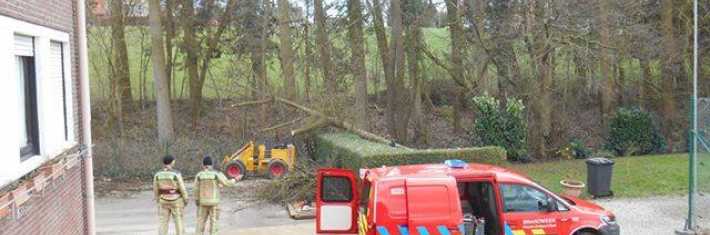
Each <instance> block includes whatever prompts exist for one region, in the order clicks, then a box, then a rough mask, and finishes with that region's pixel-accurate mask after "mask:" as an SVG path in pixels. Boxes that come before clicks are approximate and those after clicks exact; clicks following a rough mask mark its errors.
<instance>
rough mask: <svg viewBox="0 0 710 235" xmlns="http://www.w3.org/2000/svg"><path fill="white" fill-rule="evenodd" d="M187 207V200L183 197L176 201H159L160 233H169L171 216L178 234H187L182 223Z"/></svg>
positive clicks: (162, 234) (165, 234) (163, 234)
mask: <svg viewBox="0 0 710 235" xmlns="http://www.w3.org/2000/svg"><path fill="white" fill-rule="evenodd" d="M184 207H185V202H184V201H183V199H182V198H180V199H178V200H175V201H164V200H161V201H160V203H159V209H158V210H159V216H160V230H159V232H158V234H160V235H167V234H168V224H169V223H170V218H172V219H173V220H174V221H175V231H176V234H177V235H183V234H185V231H184V230H185V228H184V227H183V223H182V215H183V213H182V211H183V208H184Z"/></svg>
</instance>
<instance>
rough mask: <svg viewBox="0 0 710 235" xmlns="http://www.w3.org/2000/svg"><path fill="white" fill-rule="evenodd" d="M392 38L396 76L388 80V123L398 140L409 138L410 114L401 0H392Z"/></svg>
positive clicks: (391, 58) (390, 53)
mask: <svg viewBox="0 0 710 235" xmlns="http://www.w3.org/2000/svg"><path fill="white" fill-rule="evenodd" d="M390 17H391V21H390V22H391V24H392V25H391V26H392V27H391V32H390V35H392V40H391V41H390V46H389V56H388V57H389V59H390V65H391V66H392V68H391V70H392V71H393V72H394V76H393V77H392V79H390V81H388V82H387V109H388V112H387V114H388V115H387V123H388V124H389V127H390V135H392V137H393V138H394V139H396V140H398V141H400V142H401V141H406V140H407V126H408V123H409V115H408V112H407V107H408V106H407V104H406V103H405V100H406V95H404V94H406V91H405V86H404V77H405V71H406V70H405V66H404V65H405V64H404V62H405V61H404V55H405V51H404V37H403V35H402V28H403V26H402V7H401V2H400V1H399V0H392V1H390Z"/></svg>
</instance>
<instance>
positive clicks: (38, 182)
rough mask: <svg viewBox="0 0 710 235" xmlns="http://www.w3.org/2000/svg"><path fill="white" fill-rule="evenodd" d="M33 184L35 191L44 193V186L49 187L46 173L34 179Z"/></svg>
mask: <svg viewBox="0 0 710 235" xmlns="http://www.w3.org/2000/svg"><path fill="white" fill-rule="evenodd" d="M32 184H34V189H35V190H37V192H39V191H42V189H44V186H47V176H46V175H45V174H44V172H40V173H39V174H37V175H36V176H35V177H34V178H32Z"/></svg>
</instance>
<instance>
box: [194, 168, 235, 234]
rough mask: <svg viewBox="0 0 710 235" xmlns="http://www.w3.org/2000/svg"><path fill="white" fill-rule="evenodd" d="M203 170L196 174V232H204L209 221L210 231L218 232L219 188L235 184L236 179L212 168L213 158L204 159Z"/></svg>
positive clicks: (211, 232)
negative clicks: (229, 178)
mask: <svg viewBox="0 0 710 235" xmlns="http://www.w3.org/2000/svg"><path fill="white" fill-rule="evenodd" d="M202 168H203V170H202V171H200V172H199V173H197V175H195V184H194V186H195V189H194V190H195V204H196V205H197V230H196V231H195V234H204V233H205V228H206V227H207V226H206V225H207V222H208V221H209V224H210V231H209V232H210V233H209V234H217V227H218V223H217V222H218V221H219V188H220V187H222V186H228V187H231V186H234V185H235V183H236V180H235V179H231V180H227V177H225V176H224V174H222V172H219V171H216V170H213V169H212V158H211V157H209V156H206V157H205V158H204V159H202Z"/></svg>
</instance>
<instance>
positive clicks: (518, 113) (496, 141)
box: [471, 95, 527, 160]
mask: <svg viewBox="0 0 710 235" xmlns="http://www.w3.org/2000/svg"><path fill="white" fill-rule="evenodd" d="M473 103H474V104H475V106H476V108H478V116H477V118H476V121H475V123H474V126H473V135H472V136H475V138H471V140H472V142H473V143H474V144H481V145H495V146H501V147H503V148H505V150H506V151H507V153H508V157H509V158H510V159H511V160H518V159H520V158H521V157H522V156H525V155H526V153H527V150H526V149H525V147H526V133H527V126H526V123H525V115H524V111H525V106H524V105H523V102H522V101H521V100H517V99H508V102H507V105H506V107H505V109H501V108H500V102H499V101H498V100H497V99H496V98H494V97H491V96H488V95H484V96H477V97H474V98H473Z"/></svg>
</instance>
